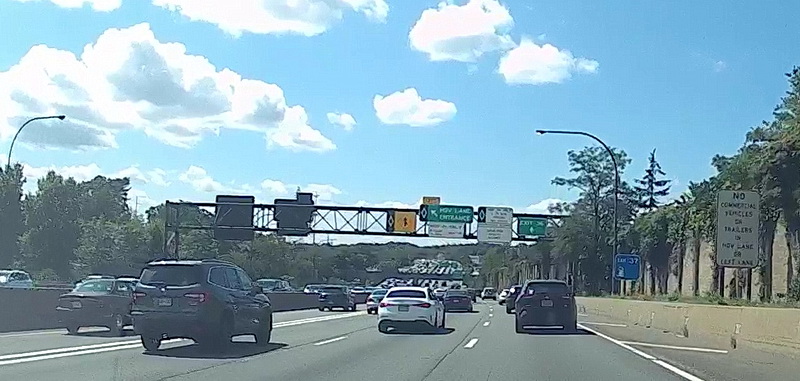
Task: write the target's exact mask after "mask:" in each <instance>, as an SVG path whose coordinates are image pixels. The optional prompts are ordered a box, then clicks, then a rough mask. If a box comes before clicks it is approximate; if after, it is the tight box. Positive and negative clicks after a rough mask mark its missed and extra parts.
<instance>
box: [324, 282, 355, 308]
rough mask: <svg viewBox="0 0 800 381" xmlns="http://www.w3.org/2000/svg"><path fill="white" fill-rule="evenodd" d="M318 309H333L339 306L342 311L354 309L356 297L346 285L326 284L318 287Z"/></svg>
mask: <svg viewBox="0 0 800 381" xmlns="http://www.w3.org/2000/svg"><path fill="white" fill-rule="evenodd" d="M318 300H319V310H320V311H325V309H326V308H327V309H328V311H333V309H334V308H341V309H342V310H344V311H347V310H350V311H355V310H356V299H355V297H354V296H353V293H352V292H350V288H349V287H347V286H337V285H326V286H322V287H320V289H319V299H318Z"/></svg>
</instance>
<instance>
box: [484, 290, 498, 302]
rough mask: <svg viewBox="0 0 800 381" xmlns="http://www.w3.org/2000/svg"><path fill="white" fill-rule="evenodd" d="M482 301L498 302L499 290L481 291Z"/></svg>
mask: <svg viewBox="0 0 800 381" xmlns="http://www.w3.org/2000/svg"><path fill="white" fill-rule="evenodd" d="M481 299H484V300H486V299H492V300H497V290H496V289H495V288H494V287H486V288H484V289H483V291H481Z"/></svg>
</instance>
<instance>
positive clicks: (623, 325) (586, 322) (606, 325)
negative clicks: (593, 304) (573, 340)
mask: <svg viewBox="0 0 800 381" xmlns="http://www.w3.org/2000/svg"><path fill="white" fill-rule="evenodd" d="M581 324H589V325H602V326H605V327H621V328H625V327H627V326H628V325H627V324H619V323H600V322H594V321H582V322H581Z"/></svg>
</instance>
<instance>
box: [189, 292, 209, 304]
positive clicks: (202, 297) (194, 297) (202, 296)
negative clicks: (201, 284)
mask: <svg viewBox="0 0 800 381" xmlns="http://www.w3.org/2000/svg"><path fill="white" fill-rule="evenodd" d="M183 297H184V298H187V299H189V305H190V306H196V305H198V304H200V303H203V302H205V301H206V300H208V295H206V293H204V292H198V293H189V294H184V295H183Z"/></svg>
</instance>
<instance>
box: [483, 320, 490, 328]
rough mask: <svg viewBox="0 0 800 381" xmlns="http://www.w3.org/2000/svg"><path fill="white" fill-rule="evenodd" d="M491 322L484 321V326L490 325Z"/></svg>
mask: <svg viewBox="0 0 800 381" xmlns="http://www.w3.org/2000/svg"><path fill="white" fill-rule="evenodd" d="M489 323H491V322H490V321H487V322H484V323H483V326H484V327H488V326H489Z"/></svg>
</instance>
